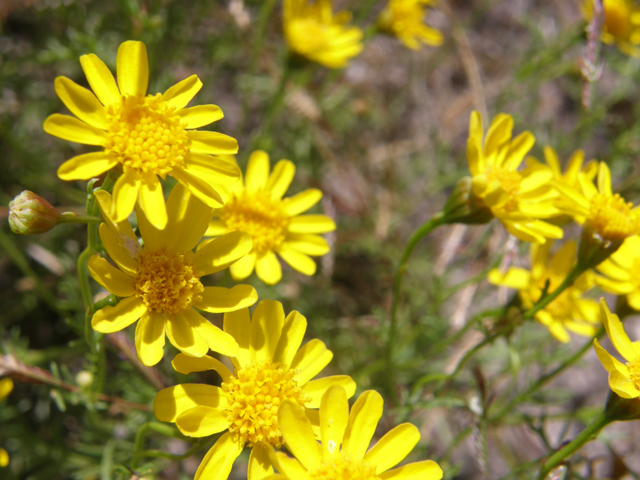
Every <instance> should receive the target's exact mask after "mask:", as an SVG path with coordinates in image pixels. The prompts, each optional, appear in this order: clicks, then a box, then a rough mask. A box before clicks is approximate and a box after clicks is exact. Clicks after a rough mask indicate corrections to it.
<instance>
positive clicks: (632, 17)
mask: <svg viewBox="0 0 640 480" xmlns="http://www.w3.org/2000/svg"><path fill="white" fill-rule="evenodd" d="M593 1H594V0H584V1H583V3H582V13H583V15H584V17H585V18H586V19H587V21H591V19H592V18H593ZM602 7H603V9H604V12H603V14H604V27H603V28H602V34H601V35H600V38H601V39H602V41H603V42H604V43H606V44H609V45H612V44H614V43H615V44H616V46H617V47H618V49H619V50H620V51H621V52H623V53H626V54H627V55H631V56H632V57H638V56H640V49H638V48H637V47H636V45H640V7H638V6H635V5H634V1H633V0H603V1H602Z"/></svg>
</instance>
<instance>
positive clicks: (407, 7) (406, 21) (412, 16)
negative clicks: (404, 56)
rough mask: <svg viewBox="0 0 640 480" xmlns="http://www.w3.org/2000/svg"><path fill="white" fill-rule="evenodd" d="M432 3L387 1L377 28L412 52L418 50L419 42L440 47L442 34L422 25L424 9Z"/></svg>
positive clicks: (432, 0)
mask: <svg viewBox="0 0 640 480" xmlns="http://www.w3.org/2000/svg"><path fill="white" fill-rule="evenodd" d="M434 3H435V0H389V3H387V6H386V7H385V9H384V10H383V11H382V13H381V14H380V16H379V17H378V27H379V28H380V29H381V30H383V31H386V32H389V33H391V34H393V35H395V36H396V37H398V39H399V40H400V41H401V42H402V43H404V44H405V46H406V47H407V48H410V49H412V50H419V49H420V47H421V46H422V45H421V42H422V43H424V44H426V45H433V46H438V45H442V42H443V38H442V33H440V31H439V30H436V29H435V28H431V27H429V26H427V25H425V24H424V23H423V20H424V17H425V15H426V11H425V7H427V6H431V5H433V4H434Z"/></svg>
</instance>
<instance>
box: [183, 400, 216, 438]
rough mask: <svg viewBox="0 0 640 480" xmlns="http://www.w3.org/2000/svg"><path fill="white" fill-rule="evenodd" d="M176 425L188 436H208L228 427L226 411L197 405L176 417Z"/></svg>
mask: <svg viewBox="0 0 640 480" xmlns="http://www.w3.org/2000/svg"><path fill="white" fill-rule="evenodd" d="M176 427H178V430H180V432H182V434H183V435H186V436H188V437H196V438H200V437H208V436H209V435H213V434H215V433H220V432H222V431H223V430H226V429H227V428H229V420H227V412H226V411H224V410H220V409H219V408H211V407H205V406H197V407H193V408H190V409H189V410H187V411H186V412H183V413H181V414H180V416H178V418H176Z"/></svg>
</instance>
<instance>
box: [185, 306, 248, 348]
mask: <svg viewBox="0 0 640 480" xmlns="http://www.w3.org/2000/svg"><path fill="white" fill-rule="evenodd" d="M182 313H183V315H184V316H185V318H186V319H187V321H188V322H189V324H190V325H191V327H192V328H193V330H195V333H196V335H197V336H199V337H201V338H203V339H204V340H205V341H206V343H207V345H208V346H209V348H210V349H211V350H213V351H214V352H218V353H221V354H222V355H225V356H228V357H233V356H235V355H236V354H237V353H238V344H237V342H236V341H235V340H234V338H233V337H232V336H231V335H229V334H228V333H225V332H223V331H222V330H220V329H219V328H218V327H216V326H215V325H214V324H212V323H211V322H210V321H209V320H207V319H206V318H204V317H203V316H202V315H200V314H199V313H198V312H197V311H196V310H195V309H193V308H187V309H186V310H185V311H184V312H182Z"/></svg>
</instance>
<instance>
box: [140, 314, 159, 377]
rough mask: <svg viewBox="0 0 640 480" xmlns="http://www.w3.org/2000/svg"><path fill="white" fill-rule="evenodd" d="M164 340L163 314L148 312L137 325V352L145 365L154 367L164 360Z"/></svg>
mask: <svg viewBox="0 0 640 480" xmlns="http://www.w3.org/2000/svg"><path fill="white" fill-rule="evenodd" d="M164 338H165V336H164V318H163V316H162V314H161V313H158V312H153V311H151V310H147V311H146V312H145V313H144V314H143V315H142V317H141V318H140V321H139V322H138V325H136V351H137V352H138V358H139V359H140V361H141V362H142V364H143V365H146V366H147V367H152V366H153V365H156V364H158V363H159V362H160V360H162V356H163V355H164Z"/></svg>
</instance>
